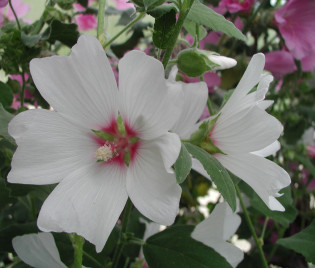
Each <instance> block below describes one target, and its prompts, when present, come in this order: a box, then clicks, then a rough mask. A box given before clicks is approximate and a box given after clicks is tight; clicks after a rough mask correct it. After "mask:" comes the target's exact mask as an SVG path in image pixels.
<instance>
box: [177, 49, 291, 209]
mask: <svg viewBox="0 0 315 268" xmlns="http://www.w3.org/2000/svg"><path fill="white" fill-rule="evenodd" d="M264 64H265V57H264V55H263V54H261V53H260V54H256V55H254V56H253V58H252V60H251V61H250V63H249V65H248V67H247V70H246V72H245V74H244V75H243V77H242V79H241V81H240V82H239V84H238V86H237V87H236V89H235V90H234V92H233V94H232V95H231V97H230V99H229V100H228V101H227V103H226V104H225V105H224V107H223V108H222V109H221V110H220V111H219V112H218V114H217V115H215V116H213V117H211V118H210V120H211V119H214V118H216V117H217V116H218V115H220V116H219V117H218V118H217V121H216V123H215V125H214V126H213V128H212V131H211V133H210V135H209V137H210V139H211V141H212V142H213V143H214V145H215V146H216V147H217V148H219V149H220V150H221V151H222V152H223V153H224V154H221V153H216V154H214V157H216V159H217V160H219V161H220V162H221V164H222V165H223V166H224V167H225V168H227V169H228V170H229V171H231V172H232V173H234V174H235V175H236V176H238V177H239V178H240V179H242V180H244V181H245V182H246V183H247V184H248V185H250V186H251V187H252V188H253V189H254V191H255V192H256V193H257V194H258V195H259V196H260V198H261V199H262V200H263V201H264V202H265V203H266V205H267V206H268V207H269V208H270V209H271V210H278V211H284V207H283V206H282V205H281V204H280V202H279V201H278V200H277V199H276V198H275V197H278V196H280V194H279V193H278V191H279V190H281V189H282V188H284V187H286V186H288V185H289V184H290V182H291V180H290V177H289V175H288V174H287V172H286V171H285V170H284V169H282V168H281V167H279V166H278V165H277V164H275V163H274V162H272V161H269V160H267V159H265V158H264V157H266V156H268V155H270V154H272V153H274V152H276V151H277V150H278V149H279V146H280V145H279V143H278V141H277V139H278V138H279V136H280V134H281V132H282V126H281V124H280V122H279V121H278V120H277V119H276V118H275V117H273V116H271V115H269V114H268V113H267V112H266V111H265V109H266V108H267V107H268V106H270V105H271V104H272V103H273V102H272V101H264V98H265V93H266V92H267V91H268V87H269V83H270V82H271V81H272V76H270V75H262V71H263V69H264ZM257 84H258V87H257V90H256V91H254V92H252V93H249V92H250V91H251V89H253V88H254V87H255V86H256V85H257ZM184 94H189V98H187V97H185V100H188V99H192V98H194V99H195V100H194V102H192V103H193V105H194V107H198V109H196V110H194V113H192V114H182V116H181V117H180V119H179V123H177V125H176V126H175V127H173V128H172V130H173V131H174V132H176V133H178V134H179V135H180V136H181V137H182V138H184V139H189V137H190V135H191V134H192V133H193V132H194V131H195V130H196V129H197V128H198V126H199V124H191V122H192V121H194V122H196V121H197V120H198V118H199V117H200V115H201V114H202V110H203V108H204V106H205V102H206V99H207V94H208V93H207V91H206V90H204V89H200V90H199V92H198V93H196V94H195V92H187V91H184ZM198 102H199V105H197V104H196V103H198ZM190 105H191V104H190V102H189V101H187V102H185V105H184V107H185V109H186V110H189V109H190ZM193 119H194V120H193ZM193 168H194V169H195V170H197V171H198V172H200V173H201V174H202V175H204V176H205V177H207V178H209V175H208V174H207V172H206V171H205V170H204V168H203V166H202V165H201V163H200V162H199V161H197V160H196V159H193Z"/></svg>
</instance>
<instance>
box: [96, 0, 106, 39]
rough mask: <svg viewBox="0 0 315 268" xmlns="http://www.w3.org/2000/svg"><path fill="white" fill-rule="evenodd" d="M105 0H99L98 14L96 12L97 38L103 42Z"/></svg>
mask: <svg viewBox="0 0 315 268" xmlns="http://www.w3.org/2000/svg"><path fill="white" fill-rule="evenodd" d="M105 4H106V0H99V6H98V14H97V30H96V36H97V39H98V40H99V41H100V42H101V44H103V42H104V17H105Z"/></svg>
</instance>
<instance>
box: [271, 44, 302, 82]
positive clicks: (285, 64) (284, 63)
mask: <svg viewBox="0 0 315 268" xmlns="http://www.w3.org/2000/svg"><path fill="white" fill-rule="evenodd" d="M265 57H266V65H265V69H266V70H268V71H270V72H272V74H273V75H274V76H275V77H276V78H281V76H282V75H284V74H288V73H292V72H294V71H296V70H297V68H296V65H295V62H294V58H293V56H292V54H291V53H290V52H288V51H285V50H278V51H272V52H268V53H265Z"/></svg>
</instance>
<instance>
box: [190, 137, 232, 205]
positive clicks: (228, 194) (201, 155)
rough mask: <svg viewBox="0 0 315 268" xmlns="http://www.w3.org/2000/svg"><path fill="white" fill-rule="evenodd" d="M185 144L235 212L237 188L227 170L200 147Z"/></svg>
mask: <svg viewBox="0 0 315 268" xmlns="http://www.w3.org/2000/svg"><path fill="white" fill-rule="evenodd" d="M184 144H185V146H186V148H187V150H188V152H189V153H191V154H192V156H193V157H194V158H196V159H198V160H199V161H200V163H201V164H202V165H203V167H204V169H205V170H206V171H207V173H208V174H209V176H210V177H211V179H212V180H213V182H214V183H215V185H216V186H217V187H218V190H219V192H220V193H221V194H222V196H223V197H224V199H225V200H226V202H228V204H229V205H230V207H231V208H232V210H233V211H235V210H236V193H235V187H234V184H233V181H232V179H231V177H230V175H229V173H228V172H227V170H226V169H225V168H224V167H223V166H222V164H221V163H220V162H219V161H218V160H217V159H215V158H214V157H213V156H212V155H211V154H209V153H207V152H206V151H204V150H203V149H201V148H200V147H198V146H195V145H193V144H190V143H186V142H185V143H184Z"/></svg>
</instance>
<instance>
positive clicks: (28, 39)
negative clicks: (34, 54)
mask: <svg viewBox="0 0 315 268" xmlns="http://www.w3.org/2000/svg"><path fill="white" fill-rule="evenodd" d="M41 38H42V36H41V35H40V34H37V35H31V36H29V35H27V34H25V33H24V32H22V33H21V39H22V42H23V44H24V45H25V46H27V47H33V46H35V45H36V44H37V43H38V42H39V40H40V39H41Z"/></svg>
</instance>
